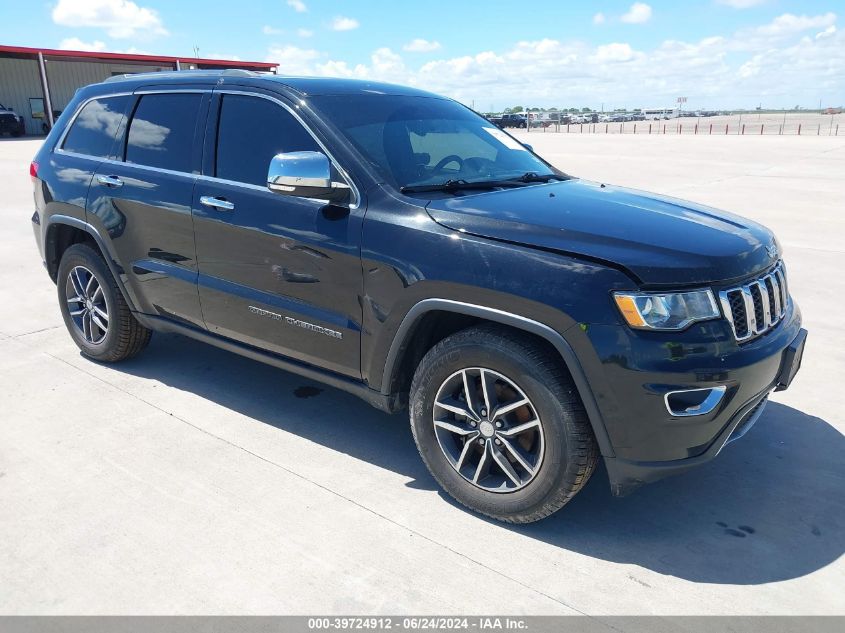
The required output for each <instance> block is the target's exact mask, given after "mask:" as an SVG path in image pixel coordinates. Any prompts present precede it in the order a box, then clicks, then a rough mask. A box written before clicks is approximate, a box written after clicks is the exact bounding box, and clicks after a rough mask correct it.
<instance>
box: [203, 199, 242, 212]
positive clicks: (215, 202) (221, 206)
mask: <svg viewBox="0 0 845 633" xmlns="http://www.w3.org/2000/svg"><path fill="white" fill-rule="evenodd" d="M200 203H202V204H204V205H205V206H207V207H212V208H214V209H217V210H218V211H234V210H235V205H234V204H232V203H231V202H229V201H228V200H223V199H222V198H215V197H213V196H202V197H200Z"/></svg>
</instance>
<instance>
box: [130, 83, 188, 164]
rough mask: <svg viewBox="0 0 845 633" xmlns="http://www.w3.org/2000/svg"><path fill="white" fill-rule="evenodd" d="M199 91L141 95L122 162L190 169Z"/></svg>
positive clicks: (131, 123)
mask: <svg viewBox="0 0 845 633" xmlns="http://www.w3.org/2000/svg"><path fill="white" fill-rule="evenodd" d="M201 100H202V95H200V94H194V93H189V94H180V93H174V94H153V95H144V96H142V97H141V101H140V102H139V103H138V106H137V107H136V108H135V114H134V115H133V117H132V121H131V122H130V123H129V134H128V136H127V139H126V162H127V163H135V164H138V165H146V166H148V167H157V168H159V169H170V170H172V171H183V172H190V171H191V156H192V155H193V143H194V129H195V127H196V125H197V118H198V114H199V108H200V102H201Z"/></svg>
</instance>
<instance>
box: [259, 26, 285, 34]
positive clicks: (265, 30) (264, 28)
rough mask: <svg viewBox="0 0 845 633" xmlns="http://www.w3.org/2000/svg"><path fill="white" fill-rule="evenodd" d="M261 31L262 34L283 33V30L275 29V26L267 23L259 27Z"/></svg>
mask: <svg viewBox="0 0 845 633" xmlns="http://www.w3.org/2000/svg"><path fill="white" fill-rule="evenodd" d="M261 32H262V33H264V35H281V34H282V33H284V30H282V29H277V28H276V27H275V26H270V25H269V24H265V25H264V26H262V27H261Z"/></svg>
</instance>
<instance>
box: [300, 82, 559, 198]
mask: <svg viewBox="0 0 845 633" xmlns="http://www.w3.org/2000/svg"><path fill="white" fill-rule="evenodd" d="M312 103H313V105H314V106H315V107H316V108H317V109H319V110H321V111H322V112H323V114H324V115H325V118H326V119H327V120H329V121H331V123H333V124H334V125H335V126H337V127H338V128H339V130H340V132H341V133H342V134H343V135H344V136H345V137H346V138H347V140H348V141H349V142H350V143H351V144H352V145H353V146H355V147H356V148H357V149H358V150H359V151H360V152H361V154H362V155H363V156H364V158H365V159H367V161H368V162H369V163H370V164H371V165H373V167H375V169H376V170H377V171H378V172H379V173H380V174H381V176H382V177H383V178H384V179H385V180H386V181H387V182H388V183H390V184H392V185H393V186H394V187H397V188H401V187H415V186H420V185H423V186H425V185H429V184H432V185H435V184H437V183H442V182H444V181H448V180H462V181H467V182H482V181H500V180H506V179H513V178H519V177H523V176H525V175H526V174H531V175H536V176H552V175H554V174H555V171H554V170H553V169H552V168H551V167H550V166H549V165H548V164H547V163H545V162H543V161H542V160H540V159H539V158H537V157H536V156H534V155H533V154H532V153H531V152H529V151H528V150H527V149H526V148H525V147H524V146H523V145H522V144H521V143H519V142H518V141H516V140H515V139H514V138H513V137H511V136H510V135H508V134H506V133H505V132H503V131H502V130H500V129H499V128H497V127H495V126H494V125H493V124H492V123H490V122H489V121H488V120H487V119H485V118H483V117H482V116H480V115H477V114H475V113H474V112H472V111H471V110H469V109H467V108H465V107H463V106H461V105H460V104H458V103H456V102H454V101H450V100H448V99H441V98H435V97H425V96H400V95H343V96H315V97H312Z"/></svg>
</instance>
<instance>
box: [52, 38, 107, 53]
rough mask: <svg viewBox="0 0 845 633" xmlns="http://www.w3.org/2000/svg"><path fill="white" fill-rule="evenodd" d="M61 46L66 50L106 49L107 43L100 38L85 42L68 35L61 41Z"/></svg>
mask: <svg viewBox="0 0 845 633" xmlns="http://www.w3.org/2000/svg"><path fill="white" fill-rule="evenodd" d="M59 48H61V49H63V50H66V51H104V50H106V43H105V42H101V41H100V40H96V41H94V42H83V41H82V40H81V39H79V38H78V37H66V38H65V39H63V40H62V41H61V42H60V43H59Z"/></svg>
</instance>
